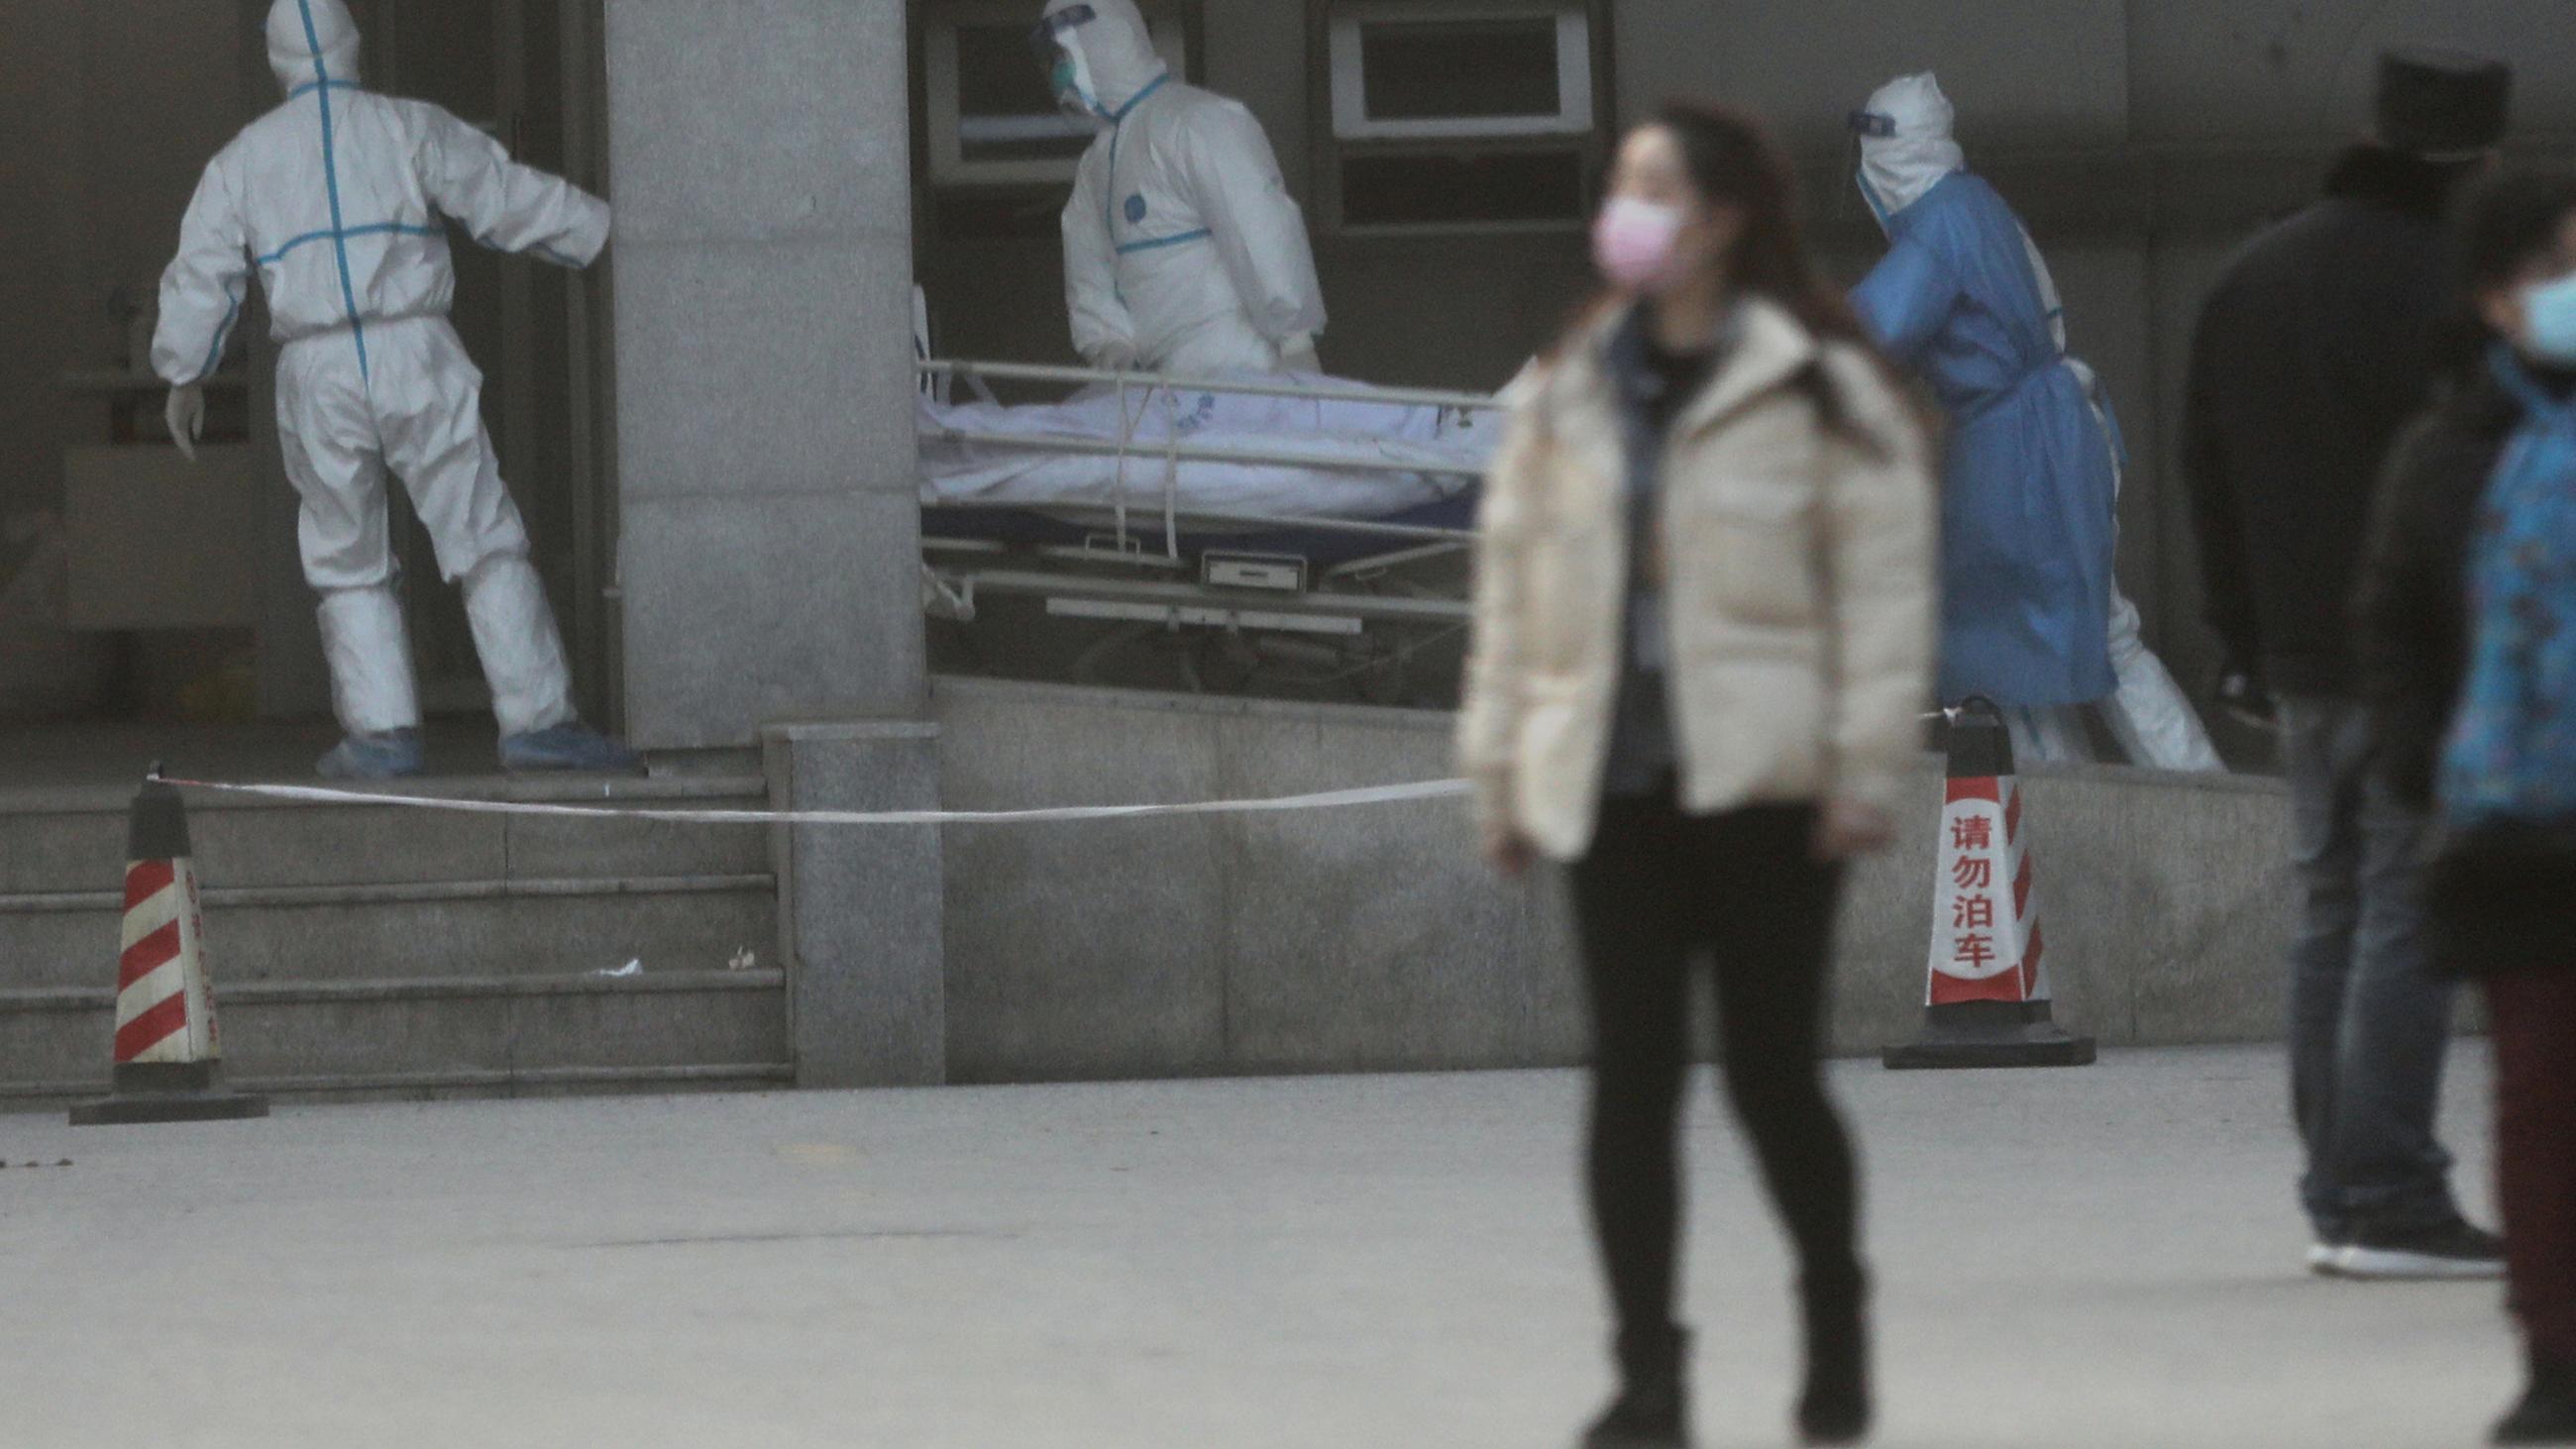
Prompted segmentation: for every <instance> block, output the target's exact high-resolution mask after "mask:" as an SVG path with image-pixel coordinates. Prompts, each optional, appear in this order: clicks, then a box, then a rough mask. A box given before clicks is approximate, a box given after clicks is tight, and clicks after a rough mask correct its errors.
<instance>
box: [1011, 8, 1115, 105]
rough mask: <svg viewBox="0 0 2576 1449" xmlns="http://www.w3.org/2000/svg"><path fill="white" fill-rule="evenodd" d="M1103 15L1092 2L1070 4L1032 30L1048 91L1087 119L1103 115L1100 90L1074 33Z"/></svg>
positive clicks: (1033, 49) (1034, 50)
mask: <svg viewBox="0 0 2576 1449" xmlns="http://www.w3.org/2000/svg"><path fill="white" fill-rule="evenodd" d="M1099 18H1100V12H1099V11H1097V10H1094V9H1093V8H1091V7H1090V6H1088V5H1068V6H1066V7H1064V8H1063V9H1062V10H1059V11H1057V12H1055V13H1054V14H1053V15H1050V16H1048V17H1047V18H1046V19H1044V20H1041V21H1039V22H1038V26H1037V29H1035V30H1032V31H1030V32H1029V50H1030V52H1031V53H1032V54H1033V55H1035V56H1036V57H1037V62H1038V69H1039V70H1041V71H1043V72H1045V74H1046V78H1047V93H1048V94H1050V95H1052V96H1054V97H1055V103H1056V104H1057V105H1058V106H1060V107H1062V108H1063V109H1064V110H1065V111H1066V112H1067V113H1068V114H1070V115H1076V116H1080V117H1082V118H1083V119H1084V120H1097V119H1099V117H1100V116H1101V115H1102V114H1103V111H1102V108H1101V105H1100V92H1099V88H1098V86H1097V85H1095V84H1094V83H1093V81H1092V78H1091V67H1090V65H1089V64H1088V63H1087V62H1086V61H1085V60H1084V59H1083V55H1082V43H1081V41H1080V40H1079V39H1077V38H1076V37H1075V35H1074V32H1075V31H1076V30H1078V29H1079V28H1081V27H1082V26H1085V25H1088V24H1090V23H1091V22H1092V21H1094V20H1097V19H1099Z"/></svg>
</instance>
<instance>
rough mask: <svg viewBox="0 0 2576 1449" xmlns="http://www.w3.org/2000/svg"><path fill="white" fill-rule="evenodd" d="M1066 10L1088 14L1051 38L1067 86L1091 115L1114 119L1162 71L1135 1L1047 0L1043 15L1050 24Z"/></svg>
mask: <svg viewBox="0 0 2576 1449" xmlns="http://www.w3.org/2000/svg"><path fill="white" fill-rule="evenodd" d="M1066 11H1089V12H1090V18H1089V19H1084V20H1078V21H1073V20H1069V21H1068V22H1067V23H1066V24H1065V25H1064V28H1062V29H1060V30H1057V31H1055V39H1056V44H1057V46H1058V47H1059V48H1060V50H1061V52H1062V55H1063V57H1064V58H1065V59H1066V60H1068V61H1070V62H1071V64H1072V69H1073V74H1072V76H1071V78H1070V79H1071V84H1072V86H1073V87H1074V88H1075V90H1077V91H1078V92H1079V93H1080V95H1081V100H1082V103H1083V104H1084V105H1086V106H1088V107H1089V108H1090V109H1091V110H1092V111H1093V112H1094V113H1095V114H1097V115H1100V116H1103V117H1107V118H1110V119H1115V118H1117V117H1118V116H1120V115H1121V114H1123V113H1124V112H1125V111H1126V109H1127V107H1128V105H1129V104H1130V103H1131V102H1133V101H1134V100H1135V99H1136V97H1138V96H1140V95H1142V94H1144V93H1145V91H1146V90H1147V89H1148V88H1149V87H1151V86H1152V85H1153V84H1154V83H1155V82H1156V81H1159V80H1161V79H1163V77H1164V76H1165V74H1167V70H1166V67H1165V66H1164V64H1163V58H1162V57H1161V56H1160V55H1157V54H1155V52H1154V37H1153V33H1152V32H1151V31H1149V30H1147V29H1146V28H1145V17H1144V16H1143V15H1142V14H1141V13H1139V12H1138V11H1137V9H1136V4H1135V0H1047V7H1046V13H1045V17H1044V18H1045V20H1046V21H1048V22H1053V21H1055V19H1056V17H1057V16H1059V15H1062V14H1064V13H1065V12H1066ZM1057 79H1059V80H1062V79H1063V78H1062V77H1060V76H1059V77H1057Z"/></svg>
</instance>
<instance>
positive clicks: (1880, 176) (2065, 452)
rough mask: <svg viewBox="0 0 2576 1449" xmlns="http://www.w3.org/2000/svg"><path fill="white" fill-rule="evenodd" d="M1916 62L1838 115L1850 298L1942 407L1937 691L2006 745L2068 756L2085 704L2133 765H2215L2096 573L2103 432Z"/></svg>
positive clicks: (2105, 516)
mask: <svg viewBox="0 0 2576 1449" xmlns="http://www.w3.org/2000/svg"><path fill="white" fill-rule="evenodd" d="M1953 119H1954V117H1953V112H1952V109H1951V106H1950V102H1949V101H1948V100H1947V99H1946V98H1945V97H1943V95H1942V94H1941V89H1940V86H1939V84H1938V83H1937V82H1936V81H1935V80H1934V79H1933V77H1932V76H1931V75H1930V74H1928V73H1927V74H1923V75H1915V76H1906V77H1902V78H1900V79H1898V80H1895V81H1892V82H1890V83H1889V84H1887V85H1886V86H1883V87H1881V88H1880V89H1879V90H1878V92H1877V93H1876V94H1874V95H1872V96H1871V97H1870V102H1869V105H1868V107H1867V109H1865V110H1863V111H1862V112H1860V113H1859V114H1858V115H1856V116H1855V117H1854V118H1853V124H1854V127H1855V129H1857V130H1858V131H1859V132H1860V133H1861V167H1860V176H1859V185H1860V189H1861V194H1862V195H1863V197H1864V198H1866V199H1867V201H1868V203H1869V206H1870V210H1871V212H1872V214H1873V215H1875V216H1876V217H1877V218H1878V221H1879V224H1880V225H1881V226H1882V227H1884V228H1885V229H1886V231H1887V235H1888V239H1889V242H1890V246H1889V250H1888V253H1887V256H1886V258H1885V259H1884V260H1882V261H1881V262H1880V263H1879V264H1878V266H1877V267H1876V268H1875V269H1874V270H1872V271H1871V273H1870V274H1869V276H1868V278H1867V279H1866V280H1864V281H1863V282H1862V283H1861V285H1860V286H1859V287H1858V288H1857V289H1856V290H1855V291H1854V292H1853V294H1852V303H1853V306H1854V307H1855V308H1856V309H1857V310H1858V311H1859V313H1860V315H1861V319H1862V321H1863V322H1864V323H1865V324H1866V325H1867V326H1868V327H1869V329H1870V331H1871V332H1872V333H1873V334H1874V335H1875V336H1876V337H1877V339H1878V340H1879V342H1880V344H1881V346H1883V347H1884V348H1885V349H1886V350H1887V352H1888V354H1889V356H1891V357H1892V358H1894V359H1895V360H1896V361H1897V362H1898V363H1899V364H1901V365H1903V366H1905V367H1908V368H1910V369H1913V370H1914V371H1916V372H1917V373H1919V374H1920V375H1921V376H1922V377H1923V378H1924V379H1925V380H1926V382H1927V383H1928V384H1929V385H1930V387H1931V388H1932V391H1933V393H1934V395H1935V396H1936V398H1937V399H1938V400H1939V402H1940V404H1941V406H1942V408H1943V409H1944V410H1945V411H1946V412H1947V413H1948V414H1949V417H1950V423H1951V431H1950V436H1949V439H1948V446H1947V453H1946V457H1945V459H1944V463H1943V469H1942V554H1941V558H1942V579H1943V585H1942V611H1941V673H1940V692H1941V698H1942V700H1943V702H1944V703H1950V704H1955V703H1958V702H1960V701H1962V700H1964V699H1967V698H1969V697H1970V696H1974V695H1983V696H1985V697H1986V698H1988V699H1991V700H1994V701H1995V702H1996V703H1998V704H2001V705H2003V706H2005V707H2006V713H2007V717H2008V719H2010V720H2011V722H2012V724H2013V726H2014V734H2015V735H2016V736H2017V737H2018V740H2019V743H2020V745H2021V748H2022V752H2023V753H2024V754H2026V755H2029V756H2032V757H2035V758H2038V759H2041V760H2064V759H2077V758H2084V757H2086V756H2087V755H2088V754H2089V751H2087V750H2086V749H2085V748H2084V746H2083V744H2082V740H2083V731H2082V726H2081V723H2080V721H2079V720H2078V719H2077V717H2076V716H2075V715H2074V713H2073V712H2072V710H2073V707H2074V706H2080V705H2084V704H2088V703H2092V702H2094V701H2102V702H2103V703H2104V704H2105V705H2106V709H2105V711H2104V713H2105V716H2106V719H2107V721H2108V723H2109V724H2110V725H2111V728H2112V730H2113V733H2114V734H2115V735H2117V736H2119V738H2120V741H2121V744H2122V746H2123V747H2124V748H2125V749H2126V750H2127V751H2128V752H2129V754H2130V755H2131V757H2132V758H2133V759H2134V760H2135V761H2136V762H2137V763H2140V764H2151V765H2156V766H2160V767H2163V768H2168V769H2193V770H2210V769H2217V768H2220V765H2219V761H2218V757H2217V754H2216V752H2215V751H2214V750H2212V749H2211V747H2210V744H2209V739H2208V736H2207V734H2206V733H2205V732H2204V731H2203V730H2202V729H2201V726H2200V722H2199V720H2198V718H2197V717H2196V716H2195V715H2194V714H2193V712H2192V709H2191V706H2190V704H2189V703H2188V702H2187V701H2186V700H2185V699H2184V698H2183V696H2182V692H2181V691H2180V690H2179V689H2178V688H2176V687H2175V685H2174V682H2173V678H2172V676H2171V675H2170V674H2168V673H2167V672H2166V671H2165V669H2164V666H2163V665H2162V664H2161V663H2159V662H2157V660H2156V658H2155V656H2154V655H2153V654H2151V653H2149V652H2148V651H2147V649H2146V647H2145V645H2144V644H2143V643H2142V642H2141V641H2140V639H2139V637H2138V613H2137V609H2136V607H2135V606H2134V605H2132V604H2130V603H2129V601H2128V600H2127V599H2125V598H2123V597H2122V596H2121V594H2120V592H2119V585H2118V581H2117V579H2116V578H2115V577H2114V576H2113V556H2114V553H2115V551H2116V547H2117V543H2118V533H2117V529H2118V523H2117V517H2116V511H2115V504H2116V500H2117V497H2118V493H2119V486H2120V472H2121V464H2122V460H2121V446H2120V441H2119V435H2118V429H2117V426H2116V424H2115V423H2114V421H2113V419H2112V417H2111V413H2110V410H2109V407H2108V405H2107V403H2106V402H2105V401H2104V399H2103V398H2102V396H2101V389H2100V385H2099V382H2098V380H2097V379H2096V378H2095V377H2094V375H2093V373H2092V371H2091V369H2089V368H2087V367H2085V366H2084V364H2082V363H2081V362H2079V361H2076V360H2075V359H2073V358H2071V357H2069V356H2068V355H2067V351H2066V317H2065V311H2064V308H2063V307H2062V306H2061V305H2060V304H2059V301H2058V293H2057V284H2056V282H2055V280H2054V279H2053V278H2052V277H2051V276H2050V275H2049V271H2048V266H2047V263H2046V262H2044V261H2043V260H2042V259H2041V257H2040V255H2039V251H2038V249H2037V248H2036V247H2035V246H2033V245H2032V244H2031V241H2030V237H2029V234H2028V233H2027V232H2026V231H2025V230H2024V229H2023V227H2022V224H2021V221H2020V219H2019V218H2018V217H2017V216H2015V215H2014V213H2013V210H2012V208H2011V207H2010V206H2009V205H2007V204H2006V203H2005V201H2004V199H2003V197H2002V196H2001V195H1999V194H1998V193H1997V192H1996V191H1995V189H1994V188H1993V187H1992V186H1990V185H1988V184H1987V183H1986V182H1985V181H1984V180H1983V179H1981V178H1979V177H1977V176H1974V175H1971V174H1970V173H1969V172H1968V171H1967V170H1966V169H1965V157H1964V155H1963V154H1962V152H1961V151H1960V149H1959V145H1958V142H1957V141H1956V139H1955V138H1954V137H1953V134H1952V123H1953Z"/></svg>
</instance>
